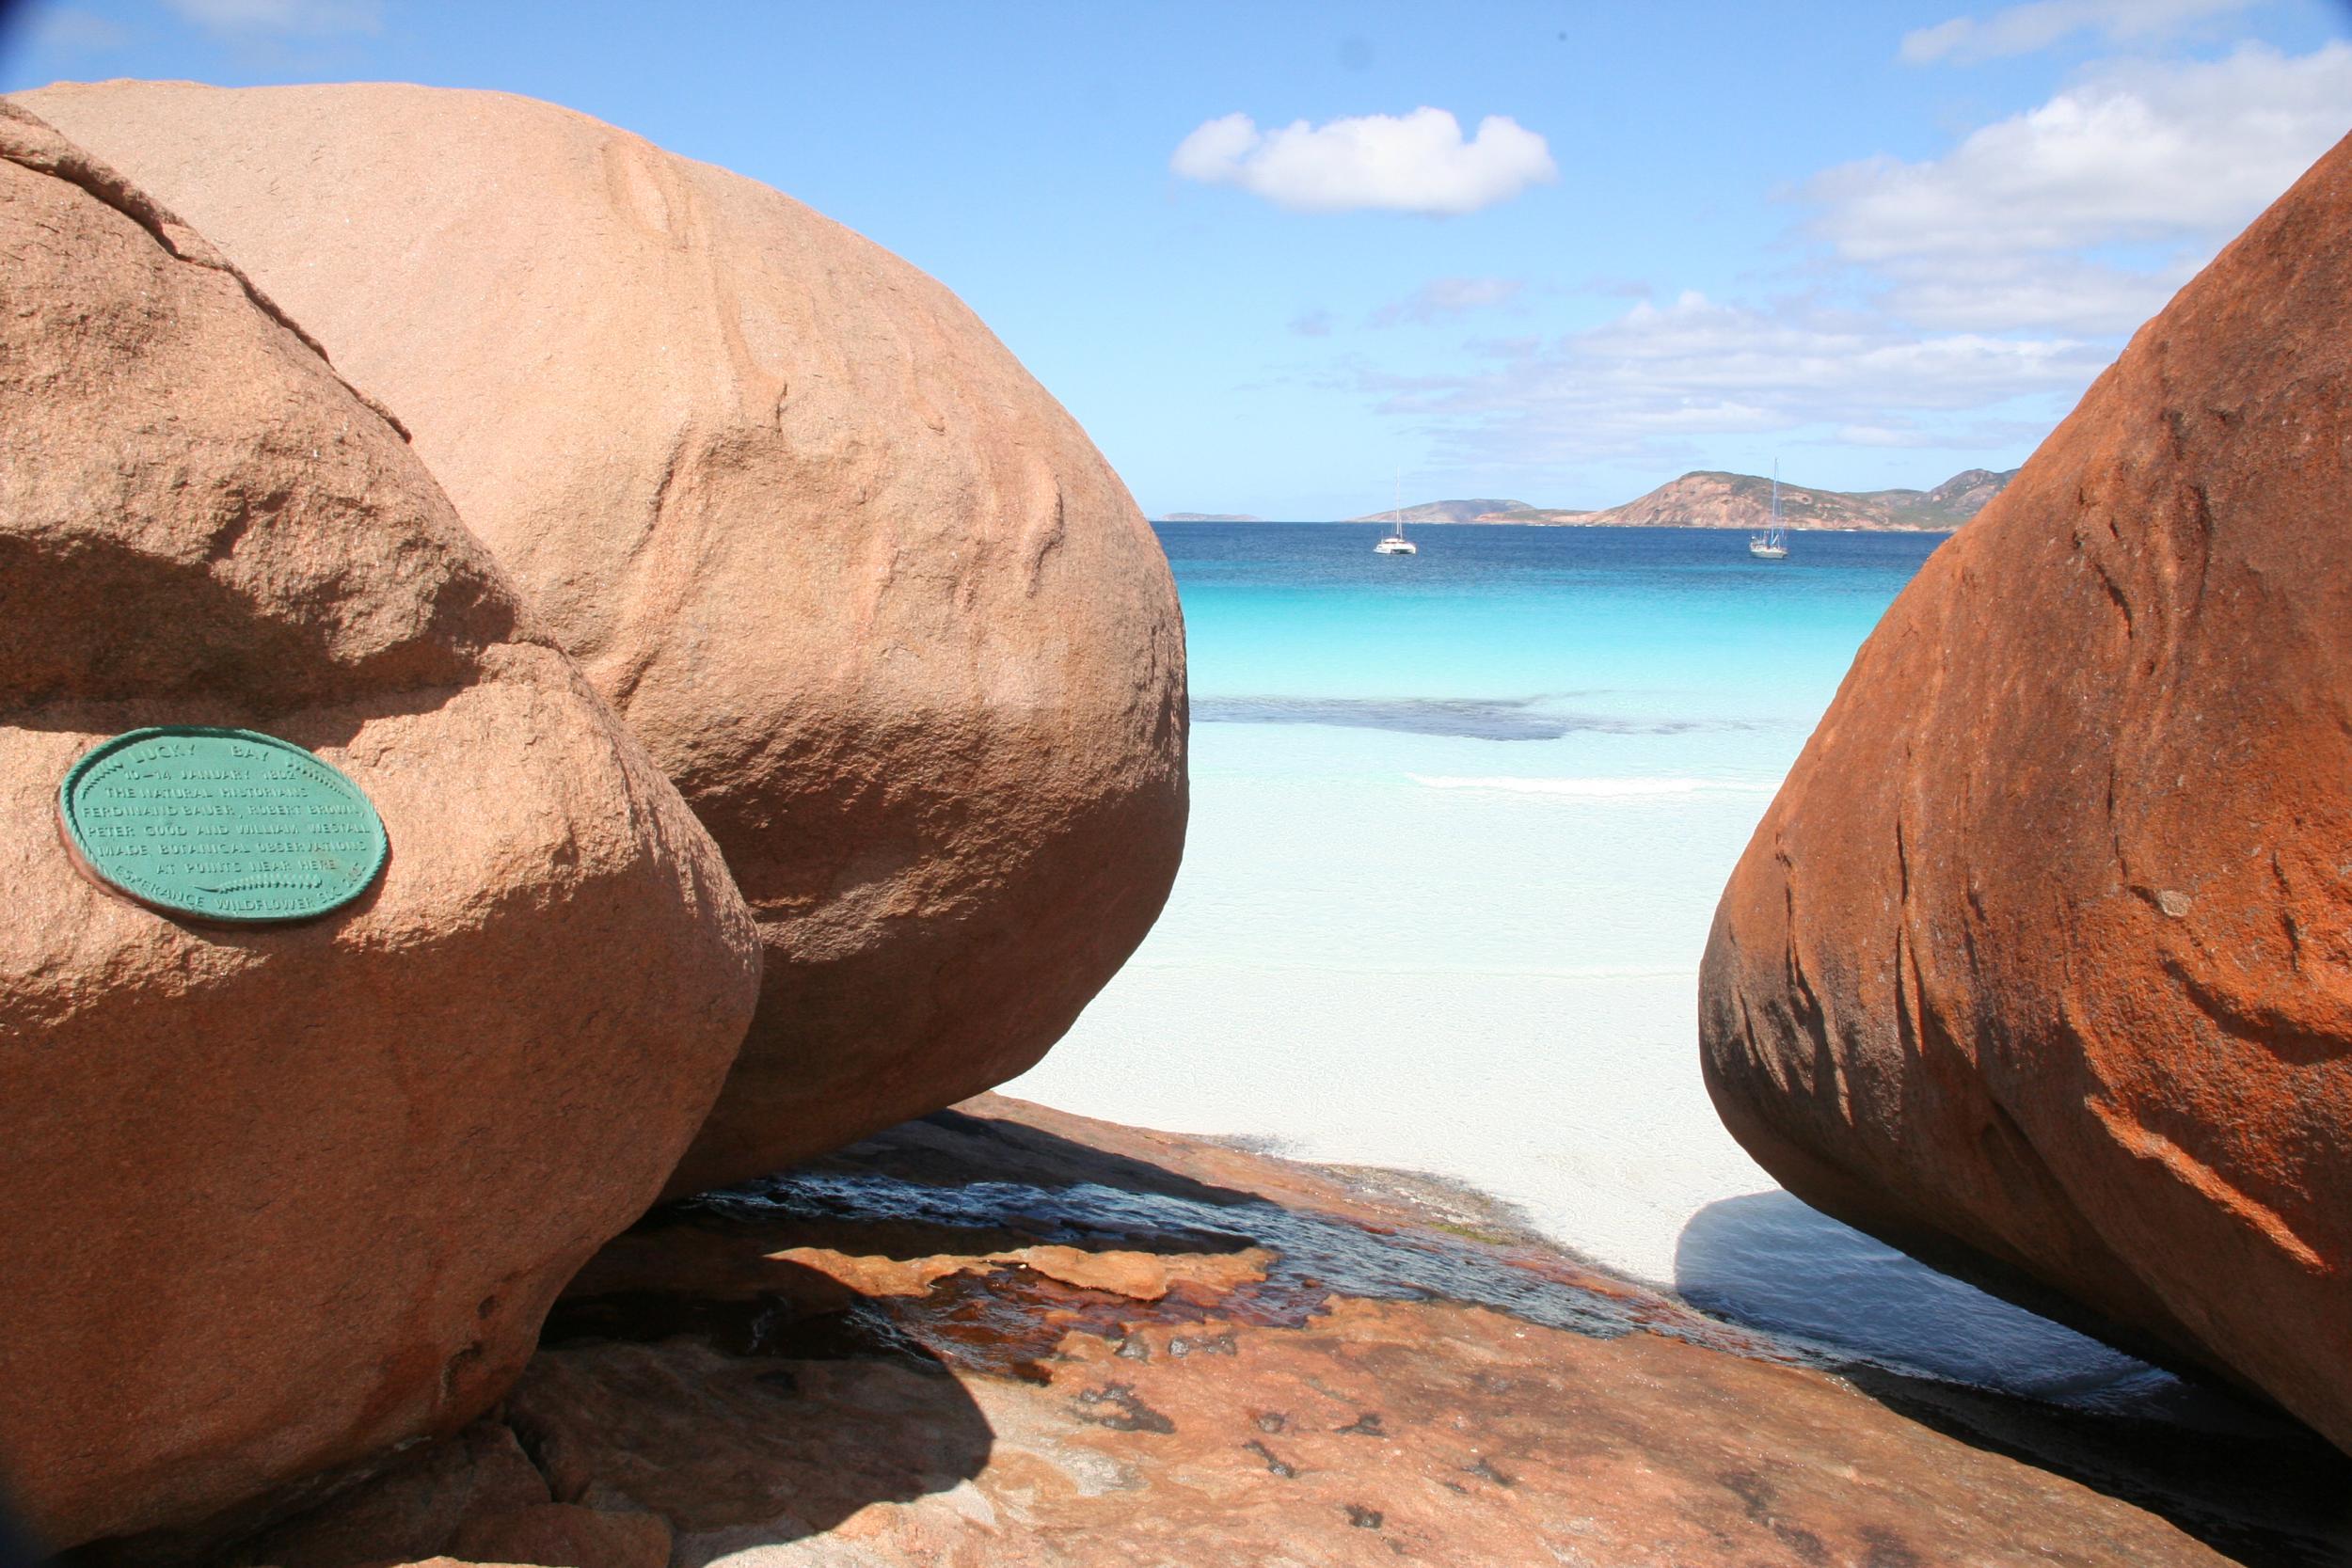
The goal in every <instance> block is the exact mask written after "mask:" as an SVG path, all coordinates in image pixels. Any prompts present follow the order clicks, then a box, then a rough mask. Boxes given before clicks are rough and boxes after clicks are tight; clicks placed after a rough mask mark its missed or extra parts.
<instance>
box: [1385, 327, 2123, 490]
mask: <svg viewBox="0 0 2352 1568" xmlns="http://www.w3.org/2000/svg"><path fill="white" fill-rule="evenodd" d="M1490 346H1492V347H1494V348H1496V349H1497V350H1500V351H1502V362H1501V363H1499V364H1498V365H1496V366H1495V367H1494V368H1492V369H1491V370H1488V371H1486V372H1479V373H1475V374H1471V375H1466V376H1434V377H1420V378H1413V379H1401V378H1384V377H1377V376H1362V377H1359V382H1358V387H1359V390H1366V391H1374V392H1379V393H1384V394H1386V397H1387V402H1386V406H1387V408H1388V409H1389V410H1390V411H1391V412H1396V413H1405V414H1417V415H1421V416H1423V417H1426V418H1428V419H1431V420H1434V421H1436V422H1437V424H1438V428H1439V430H1440V431H1441V432H1442V433H1443V434H1442V440H1443V442H1444V443H1445V444H1447V445H1449V446H1450V447H1451V448H1452V449H1453V450H1454V451H1457V452H1459V453H1460V454H1462V455H1463V456H1464V457H1466V458H1472V457H1476V458H1486V459H1494V458H1498V457H1501V458H1506V459H1507V460H1510V461H1516V462H1531V461H1535V462H1540V461H1562V460H1587V459H1593V458H1599V457H1645V458H1649V459H1655V458H1656V457H1657V456H1658V455H1659V453H1660V451H1661V450H1664V448H1666V447H1671V446H1673V445H1674V444H1675V443H1677V442H1678V441H1680V440H1682V439H1683V438H1687V437H1694V436H1728V435H1740V434H1757V433H1764V432H1772V431H1787V430H1794V429H1797V428H1800V427H1804V426H1813V425H1830V426H1844V427H1848V428H1851V430H1853V431H1855V432H1857V433H1869V434H1868V435H1865V436H1859V439H1861V440H1862V442H1863V444H1872V445H1888V444H1898V436H1899V444H1902V445H1907V446H1937V445H1950V444H1954V442H1955V441H1956V439H1957V437H1956V436H1955V435H1954V431H1955V429H1959V428H1964V429H1965V430H1967V431H1968V432H1970V433H1971V435H1972V436H1981V435H1983V434H1985V433H1986V432H1988V431H1990V430H1993V429H1994V428H1995V426H1994V424H1990V423H1987V420H1993V419H1994V418H1995V417H1996V413H1997V411H1998V410H1999V409H2000V407H2001V405H2003V404H2008V403H2010V402H2011V401H2012V400H2015V399H2019V398H2029V397H2035V396H2042V397H2047V398H2051V399H2065V398H2071V397H2073V396H2075V395H2078V394H2079V393H2080V392H2081V390H2082V389H2083V388H2085V387H2086V386H2088V385H2089V384H2090V380H2091V378H2092V377H2093V376H2095V375H2097V374H2098V372H2100V371H2101V370H2103V369H2105V368H2106V364H2107V362H2108V361H2109V360H2110V359H2111V358H2112V357H2113V354H2112V351H2111V350H2110V349H2109V348H2107V347H2106V346H2103V345H2100V344H2095V343H2090V342H2086V341H2081V340H2079V339H2075V338H2072V337H2062V336H2058V337H2049V336H2045V337H2033V338H2015V337H1995V336H1992V335H1989V334H1984V333H1975V332H1959V333H1943V334H1920V333H1916V332H1911V331H1905V330H1903V329H1901V328H1899V327H1898V326H1896V325H1893V324H1891V323H1890V322H1889V321H1888V320H1887V319H1886V318H1884V317H1883V316H1881V315H1876V314H1864V313H1851V312H1849V313H1839V312H1831V311H1822V310H1818V309H1809V308H1806V307H1803V306H1794V305H1792V306H1784V307H1781V308H1777V309H1750V308H1747V307H1742V306H1737V305H1728V304H1723V303H1719V302H1717V301H1715V300H1711V299H1708V297H1707V296H1706V295H1704V294H1701V293H1684V294H1682V295H1681V296H1680V297H1679V298H1677V299H1676V300H1674V301H1673V302H1672V303H1670V304H1664V305H1654V304H1650V303H1647V302H1645V303H1642V304H1638V305H1635V306H1633V307H1632V308H1631V309H1629V310H1627V311H1626V312H1625V313H1624V314H1623V315H1621V316H1619V317H1617V318H1616V319H1615V320H1613V321H1611V322H1607V323H1604V324H1603V325H1599V326H1597V327H1594V328H1592V329H1590V330H1588V331H1584V332H1579V333H1571V334H1569V335H1567V336H1565V337H1563V338H1560V339H1558V340H1556V341H1552V342H1550V343H1549V344H1543V345H1536V346H1534V347H1527V346H1525V345H1523V344H1520V343H1516V342H1515V343H1506V344H1495V345H1490ZM1513 351H1521V352H1513ZM1956 421H1957V422H1956ZM1997 428H1998V429H1999V430H2000V432H2001V436H2002V439H2003V440H2010V439H2014V438H2015V432H2016V430H2017V429H2018V428H2019V427H2018V426H2016V425H2015V424H2014V422H2013V421H2009V422H2000V423H1999V424H1998V426H1997ZM2039 428H2047V427H2046V426H2042V427H2039ZM1873 437H1875V438H1873Z"/></svg>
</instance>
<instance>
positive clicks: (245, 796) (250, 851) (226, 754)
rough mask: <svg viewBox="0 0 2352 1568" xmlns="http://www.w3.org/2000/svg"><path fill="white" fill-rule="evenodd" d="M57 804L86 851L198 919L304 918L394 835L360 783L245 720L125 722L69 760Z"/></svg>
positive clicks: (137, 893)
mask: <svg viewBox="0 0 2352 1568" xmlns="http://www.w3.org/2000/svg"><path fill="white" fill-rule="evenodd" d="M57 815H58V817H59V820H60V821H61V822H62V823H63V824H64V827H65V836H66V840H67V842H68V844H70V845H71V846H72V848H73V850H74V852H75V853H76V854H77V855H79V856H80V858H81V861H82V863H83V864H84V865H85V866H87V868H88V869H89V870H90V871H91V872H93V873H94V874H95V875H96V876H97V877H98V878H99V879H101V880H102V881H104V882H106V883H107V884H109V885H110V886H113V887H117V888H119V889H120V890H121V891H123V892H124V893H127V894H129V895H131V896H132V897H134V898H135V899H137V900H138V901H139V902H140V903H142V904H149V905H152V906H153V907H154V908H156V909H159V910H164V911H169V912H172V913H177V914H188V915H195V916H198V917H199V918H201V919H205V920H308V919H310V918H311V917H313V916H316V915H322V914H325V913H326V912H327V911H329V910H332V909H335V908H338V907H339V906H341V905H343V904H347V903H349V902H350V901H351V900H352V899H354V898H357V897H358V896H359V895H360V894H362V893H364V892H366V891H367V889H368V887H369V885H370V884H371V883H373V881H374V880H375V877H376V873H377V872H379V871H381V870H382V869H383V868H384V860H385V856H386V855H387V854H388V853H389V849H390V845H389V842H388V841H387V839H386V838H385V836H384V823H383V820H382V819H381V818H380V817H378V816H376V815H375V807H374V806H373V805H371V804H370V803H369V801H368V798H367V797H366V796H365V795H363V794H361V793H360V791H359V786H358V784H353V783H352V782H351V781H350V780H349V779H347V778H345V777H343V775H342V773H340V772H338V771H337V770H336V769H335V768H332V767H330V766H328V765H327V764H326V763H324V762H322V761H320V760H319V759H318V758H317V757H314V756H312V755H311V754H310V752H306V751H304V750H303V749H302V748H301V747H299V746H296V745H294V744H292V743H291V742H288V741H283V740H278V739H276V738H274V737H272V736H266V735H257V734H255V733H254V732H253V731H251V730H214V729H197V728H192V727H174V728H168V729H153V730H133V731H131V732H130V733H128V734H126V735H119V736H115V737H114V738H113V739H112V740H109V741H106V742H105V743H104V744H103V745H101V746H99V747H98V748H97V749H96V750H94V751H92V752H88V753H87V754H86V755H85V756H84V757H83V758H82V760H81V761H79V762H77V763H75V764H74V765H73V767H72V770H71V771H70V772H68V773H67V774H66V776H65V783H64V784H61V785H59V786H58V790H57Z"/></svg>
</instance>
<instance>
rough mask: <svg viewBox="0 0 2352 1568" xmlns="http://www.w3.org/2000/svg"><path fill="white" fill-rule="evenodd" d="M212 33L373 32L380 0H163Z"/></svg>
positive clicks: (380, 22) (380, 20)
mask: <svg viewBox="0 0 2352 1568" xmlns="http://www.w3.org/2000/svg"><path fill="white" fill-rule="evenodd" d="M164 3H165V4H166V5H167V7H169V8H171V9H172V10H174V11H176V12H178V13H179V14H180V15H181V16H183V17H184V18H186V19H187V20H188V21H190V22H193V23H195V24H197V25H199V26H200V27H203V28H205V29H207V30H209V31H211V32H215V33H282V34H292V35H307V36H318V35H322V34H327V33H373V32H380V31H382V29H383V26H384V7H383V5H382V0H164Z"/></svg>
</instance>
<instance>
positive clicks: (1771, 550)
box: [1748, 457, 1788, 561]
mask: <svg viewBox="0 0 2352 1568" xmlns="http://www.w3.org/2000/svg"><path fill="white" fill-rule="evenodd" d="M1748 553H1749V554H1750V555H1752V556H1754V557H1756V560H1758V561H1786V560H1788V530H1787V529H1785V528H1783V527H1781V526H1780V459H1779V458H1777V457H1775V458H1773V459H1772V522H1771V523H1769V524H1768V525H1766V527H1765V530H1764V531H1763V532H1761V533H1751V534H1749V535H1748Z"/></svg>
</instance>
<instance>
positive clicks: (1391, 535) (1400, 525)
mask: <svg viewBox="0 0 2352 1568" xmlns="http://www.w3.org/2000/svg"><path fill="white" fill-rule="evenodd" d="M1394 499H1395V501H1396V505H1395V507H1394V508H1393V509H1392V510H1391V512H1390V514H1389V516H1390V518H1391V521H1392V523H1393V525H1394V526H1393V527H1391V529H1390V531H1388V532H1387V533H1384V534H1382V535H1381V536H1380V543H1378V544H1377V545H1375V546H1372V553H1373V554H1375V555H1419V554H1421V550H1420V548H1419V547H1418V546H1415V545H1414V543H1413V542H1412V541H1411V540H1410V539H1407V538H1406V537H1405V478H1404V475H1403V474H1401V473H1400V474H1399V475H1398V476H1397V482H1396V495H1395V498H1394Z"/></svg>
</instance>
